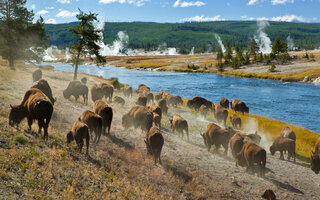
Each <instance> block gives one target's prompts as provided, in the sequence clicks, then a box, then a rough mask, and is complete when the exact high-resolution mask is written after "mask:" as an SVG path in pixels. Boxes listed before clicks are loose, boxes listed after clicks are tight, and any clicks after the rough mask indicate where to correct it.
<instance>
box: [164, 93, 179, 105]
mask: <svg viewBox="0 0 320 200" xmlns="http://www.w3.org/2000/svg"><path fill="white" fill-rule="evenodd" d="M166 98H167V101H168V105H169V106H174V107H177V106H178V105H179V104H183V101H182V98H181V97H180V96H172V95H171V94H169V95H168V96H167V97H166Z"/></svg>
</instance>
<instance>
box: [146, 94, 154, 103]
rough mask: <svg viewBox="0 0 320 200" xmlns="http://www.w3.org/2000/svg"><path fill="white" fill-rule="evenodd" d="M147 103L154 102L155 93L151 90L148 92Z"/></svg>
mask: <svg viewBox="0 0 320 200" xmlns="http://www.w3.org/2000/svg"><path fill="white" fill-rule="evenodd" d="M146 97H147V103H150V102H151V101H152V102H153V94H152V93H151V92H149V93H146Z"/></svg>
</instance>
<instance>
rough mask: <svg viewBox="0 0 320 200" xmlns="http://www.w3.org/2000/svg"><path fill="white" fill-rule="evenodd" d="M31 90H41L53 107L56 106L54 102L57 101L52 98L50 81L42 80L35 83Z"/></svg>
mask: <svg viewBox="0 0 320 200" xmlns="http://www.w3.org/2000/svg"><path fill="white" fill-rule="evenodd" d="M31 88H37V89H39V90H41V91H42V92H43V93H44V94H45V95H46V96H47V97H48V98H49V99H50V101H51V103H52V105H54V102H56V99H54V98H53V97H52V90H51V87H50V85H49V83H48V81H46V80H44V79H40V80H38V81H37V82H35V83H34V84H33V86H32V87H31Z"/></svg>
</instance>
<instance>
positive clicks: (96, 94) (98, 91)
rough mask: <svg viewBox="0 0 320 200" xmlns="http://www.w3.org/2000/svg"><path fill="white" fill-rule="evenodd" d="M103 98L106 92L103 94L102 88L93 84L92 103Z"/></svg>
mask: <svg viewBox="0 0 320 200" xmlns="http://www.w3.org/2000/svg"><path fill="white" fill-rule="evenodd" d="M103 97H104V92H103V90H102V88H101V87H100V86H99V85H97V84H93V85H92V87H91V99H92V101H93V102H95V101H97V100H101V99H102V98H103Z"/></svg>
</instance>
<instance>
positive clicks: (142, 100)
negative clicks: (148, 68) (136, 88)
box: [136, 94, 148, 106]
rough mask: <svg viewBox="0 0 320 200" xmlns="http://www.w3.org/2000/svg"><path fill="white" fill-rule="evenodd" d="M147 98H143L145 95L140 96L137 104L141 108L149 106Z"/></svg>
mask: <svg viewBox="0 0 320 200" xmlns="http://www.w3.org/2000/svg"><path fill="white" fill-rule="evenodd" d="M147 101H148V99H147V97H145V96H143V95H141V94H140V95H139V96H138V99H137V102H136V104H137V105H140V106H147Z"/></svg>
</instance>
